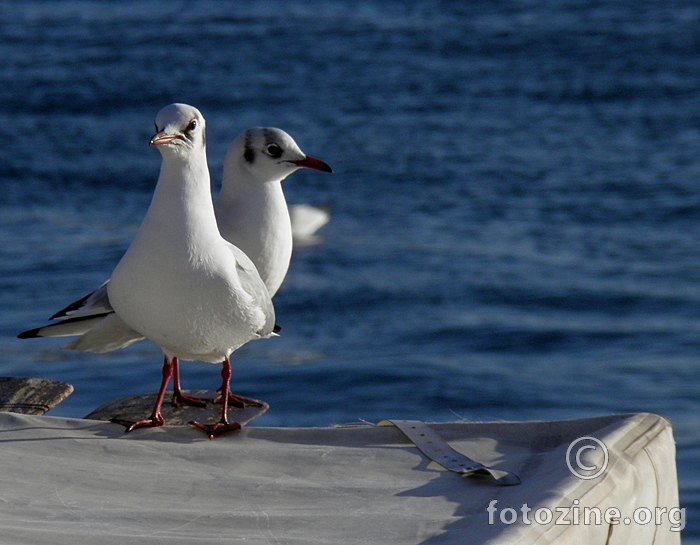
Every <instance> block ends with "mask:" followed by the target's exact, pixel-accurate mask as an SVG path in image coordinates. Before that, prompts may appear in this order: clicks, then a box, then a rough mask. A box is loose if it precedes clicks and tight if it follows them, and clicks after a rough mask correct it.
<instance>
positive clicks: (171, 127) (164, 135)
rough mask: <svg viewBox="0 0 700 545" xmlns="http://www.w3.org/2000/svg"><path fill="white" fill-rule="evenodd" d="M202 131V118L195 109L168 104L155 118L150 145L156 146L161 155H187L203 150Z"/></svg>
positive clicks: (203, 133)
mask: <svg viewBox="0 0 700 545" xmlns="http://www.w3.org/2000/svg"><path fill="white" fill-rule="evenodd" d="M204 129H205V123H204V117H202V114H201V113H200V111H199V110H198V109H197V108H194V107H192V106H188V105H187V104H170V105H169V106H166V107H165V108H163V109H162V110H161V111H160V112H158V115H157V116H156V134H155V135H153V138H151V142H150V145H151V146H158V149H159V150H160V152H161V154H166V153H167V154H175V155H187V154H188V153H189V152H191V151H193V150H197V149H203V148H204V145H205V142H206V137H205V130H204Z"/></svg>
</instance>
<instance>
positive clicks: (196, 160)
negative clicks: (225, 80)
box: [20, 104, 275, 437]
mask: <svg viewBox="0 0 700 545" xmlns="http://www.w3.org/2000/svg"><path fill="white" fill-rule="evenodd" d="M150 144H151V145H152V146H158V149H159V150H160V152H161V155H162V156H163V162H162V166H161V171H160V176H159V178H158V184H157V186H156V189H155V193H154V195H153V200H152V201H151V205H150V207H149V209H148V212H147V213H146V217H145V218H144V220H143V223H142V224H141V227H140V228H139V230H138V232H137V234H136V236H135V238H134V240H133V242H132V243H131V245H130V246H129V248H128V250H127V251H126V254H125V255H124V257H123V258H122V259H121V261H120V262H119V264H118V265H117V267H116V268H115V269H114V272H113V273H112V276H111V278H110V281H109V283H107V284H106V286H103V288H102V291H103V292H104V291H105V289H106V296H107V297H106V299H105V298H104V293H102V294H100V295H99V296H96V294H92V295H91V296H88V298H85V299H84V300H83V303H85V302H87V301H91V308H92V309H93V311H95V309H96V308H97V307H99V306H100V305H101V306H102V308H103V311H104V312H103V313H102V314H103V315H102V316H101V317H100V316H98V315H94V314H93V315H92V317H90V318H89V319H88V320H87V321H88V322H90V323H91V324H92V327H91V329H89V330H88V331H87V332H86V333H84V335H83V336H82V337H81V338H80V339H78V344H79V342H80V341H81V340H82V341H83V342H85V343H86V344H88V345H89V344H90V342H91V340H90V337H95V338H96V339H97V342H98V343H99V342H100V341H101V340H104V337H105V332H106V333H107V335H108V336H109V335H112V334H113V332H114V331H119V332H122V333H124V332H126V333H128V330H129V329H131V330H133V332H135V333H136V336H137V337H138V338H136V339H135V340H139V339H140V338H146V339H149V340H150V341H152V342H153V343H154V344H156V345H157V346H159V347H160V348H161V350H162V351H163V355H164V364H163V380H162V383H161V387H160V390H159V393H158V398H157V401H156V404H155V407H154V408H153V412H152V414H151V416H150V418H147V419H145V420H141V421H138V422H120V423H122V424H125V425H126V426H127V431H131V430H133V429H136V428H142V427H154V426H161V425H162V424H163V417H162V415H161V406H162V403H163V399H164V396H165V391H166V388H167V386H168V383H169V381H170V378H171V376H172V374H173V367H176V366H177V362H178V360H179V359H184V360H199V361H204V362H209V363H222V364H223V370H222V372H221V376H222V386H221V392H222V402H223V408H222V415H221V419H220V420H219V422H218V423H216V424H214V425H204V424H199V423H197V422H192V424H193V425H194V426H196V427H198V428H200V429H202V430H203V431H205V432H206V433H207V434H208V435H209V436H210V437H215V436H217V435H219V434H221V433H223V432H226V431H232V430H237V429H240V425H239V424H238V423H229V422H228V416H227V412H228V394H229V392H230V390H229V383H230V378H231V364H230V362H229V357H230V355H231V353H232V352H234V351H235V350H236V349H237V348H239V347H241V346H242V345H244V344H245V343H247V342H249V341H251V340H253V339H259V338H267V337H270V336H272V335H273V330H274V325H275V313H274V309H273V306H272V301H271V299H270V296H269V293H268V290H267V287H266V286H265V284H264V282H263V281H262V279H261V278H260V275H259V273H258V271H257V269H256V268H255V265H253V263H252V262H251V261H250V259H249V258H248V257H247V256H246V254H245V253H243V252H242V251H241V250H240V249H238V248H237V247H236V246H234V245H233V244H231V243H230V242H228V241H226V240H225V239H223V238H222V237H221V234H220V233H219V229H218V226H217V223H216V217H215V215H214V207H213V203H212V198H211V192H210V181H209V169H208V166H207V159H206V146H205V122H204V118H203V117H202V115H201V113H200V112H199V111H198V110H197V109H196V108H193V107H191V106H188V105H185V104H171V105H170V106H167V107H165V108H164V109H163V110H161V111H160V112H159V113H158V115H157V117H156V135H155V136H154V137H153V138H152V139H151V142H150ZM98 291H99V290H98ZM92 303H95V304H92ZM68 308H69V309H70V307H68ZM110 309H113V310H112V312H109V310H110ZM69 312H70V311H67V313H69ZM97 314H99V312H97ZM69 320H70V318H69ZM66 321H68V320H66ZM72 323H73V324H76V323H79V322H75V321H74V322H72ZM57 325H58V326H61V325H62V324H57ZM64 325H65V327H70V325H71V323H68V324H65V321H64ZM35 332H36V330H33V331H31V332H25V334H21V335H20V336H21V337H31V336H37V335H32V333H35ZM38 336H40V335H38ZM74 342H75V341H74ZM131 342H134V341H133V340H131ZM129 344H130V343H129Z"/></svg>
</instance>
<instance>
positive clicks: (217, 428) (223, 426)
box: [190, 358, 241, 439]
mask: <svg viewBox="0 0 700 545" xmlns="http://www.w3.org/2000/svg"><path fill="white" fill-rule="evenodd" d="M221 379H222V383H221V398H222V411H221V419H220V420H219V421H218V422H217V423H216V424H200V423H199V422H195V421H192V422H190V424H191V425H192V426H194V427H195V428H198V429H200V430H202V431H203V432H204V433H206V434H207V435H208V436H209V439H214V438H215V437H218V436H219V435H221V434H222V433H226V432H229V431H238V430H240V429H241V425H240V424H239V423H238V422H233V423H232V424H229V421H228V396H229V393H230V391H229V389H230V388H229V384H230V383H231V362H230V361H229V360H228V358H226V359H225V360H224V362H223V368H222V369H221Z"/></svg>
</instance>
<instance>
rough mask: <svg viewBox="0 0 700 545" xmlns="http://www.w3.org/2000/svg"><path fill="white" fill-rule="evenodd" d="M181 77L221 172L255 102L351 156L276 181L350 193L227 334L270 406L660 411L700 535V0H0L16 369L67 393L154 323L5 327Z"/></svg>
mask: <svg viewBox="0 0 700 545" xmlns="http://www.w3.org/2000/svg"><path fill="white" fill-rule="evenodd" d="M171 102H185V103H189V104H192V105H194V106H196V107H198V108H199V109H200V110H201V111H202V112H203V114H204V116H205V117H206V119H207V145H208V155H209V161H210V167H211V171H212V176H213V180H214V182H215V183H214V188H213V190H214V192H215V193H216V192H217V191H218V182H219V180H220V178H221V170H222V162H223V158H224V154H225V152H226V149H227V147H228V145H229V144H230V142H231V141H232V140H233V139H234V138H235V136H236V135H237V134H239V133H240V132H242V131H243V130H245V129H247V128H249V127H252V126H276V127H279V128H282V129H284V130H286V131H287V132H289V133H290V134H291V135H292V136H293V137H294V138H295V139H296V141H297V143H298V144H299V145H300V146H301V148H302V149H303V150H304V151H305V152H306V153H308V154H309V155H311V156H314V157H317V158H319V159H322V160H323V161H325V162H327V163H328V164H330V165H331V166H332V167H333V169H334V171H335V174H333V175H327V174H322V173H318V172H310V171H306V172H299V173H297V174H294V175H293V176H292V177H290V178H289V179H288V180H286V181H285V182H284V188H285V192H286V195H287V198H288V201H289V202H290V203H308V204H312V205H320V204H325V203H330V204H331V206H332V219H331V222H330V223H329V224H328V225H327V226H326V227H324V228H323V229H322V230H321V231H320V235H321V236H322V237H323V241H322V243H321V244H318V245H315V246H310V247H304V248H299V249H297V250H296V251H295V254H294V257H293V261H292V264H291V268H290V271H289V275H288V276H287V279H286V281H285V284H284V285H283V287H282V289H281V290H280V292H279V294H278V295H277V296H276V298H275V301H274V302H275V307H276V311H277V322H278V323H279V324H280V325H281V326H282V327H283V331H282V336H281V337H280V338H278V339H274V340H269V341H258V342H254V343H250V344H248V345H246V346H245V347H243V348H242V349H240V350H239V351H238V352H237V353H236V354H235V355H234V362H233V363H234V378H233V382H232V385H233V389H234V391H235V392H237V393H240V394H243V395H249V396H252V397H256V398H258V399H263V400H265V401H267V402H268V403H270V405H271V407H272V408H271V409H270V411H269V412H268V413H267V414H266V415H264V416H263V417H262V418H260V419H259V420H258V421H256V423H255V425H260V426H328V425H334V424H348V423H354V422H361V421H367V422H377V421H378V420H381V419H384V418H406V419H422V420H424V421H433V422H445V421H458V420H465V421H484V420H511V419H515V420H536V419H571V418H581V417H588V416H594V415H607V414H613V413H630V412H640V411H646V412H653V413H658V414H661V415H664V416H667V417H668V418H670V419H671V421H672V423H673V427H674V433H675V438H676V441H677V448H678V472H679V479H680V487H681V506H682V507H685V508H687V526H686V529H685V532H684V543H700V381H699V380H698V379H699V377H700V4H699V3H698V2H697V0H667V1H663V2H659V1H652V0H617V1H613V0H600V1H593V0H590V1H579V0H577V1H573V0H571V1H566V0H539V1H534V0H533V1H529V0H522V1H504V0H470V1H469V2H457V1H455V2H439V1H427V0H401V1H392V0H388V1H385V0H382V1H380V0H367V1H350V0H316V1H306V2H303V1H301V0H288V1H285V2H273V1H266V0H257V1H249V0H237V1H235V2H233V1H231V2H227V1H200V2H186V1H167V2H166V1H159V0H157V1H151V2H141V1H139V2H134V1H130V0H120V1H111V2H110V1H84V2H71V1H63V2H51V1H46V2H43V1H38V0H24V1H23V2H16V1H0V142H1V143H0V375H9V376H37V377H43V378H51V379H57V380H62V381H66V382H69V383H71V384H73V385H74V387H75V393H74V394H73V395H72V396H71V397H70V398H68V399H67V400H66V401H65V402H64V403H62V404H61V405H60V406H59V407H58V408H57V409H55V410H54V411H52V412H51V413H49V414H53V415H56V416H69V417H82V416H85V415H86V414H88V413H89V412H91V411H92V410H93V409H95V408H97V407H98V406H100V405H102V404H104V403H106V402H108V401H111V400H113V399H116V398H118V397H123V396H128V395H133V394H138V393H145V392H150V391H155V390H156V389H157V387H158V385H159V381H160V367H161V363H162V360H161V355H160V352H159V350H158V349H157V348H156V347H155V346H153V345H151V344H150V343H148V342H143V343H138V344H136V345H134V346H132V347H130V348H128V349H125V350H121V351H118V352H113V353H110V354H106V355H92V354H76V353H70V352H65V351H61V350H60V346H61V345H62V344H63V342H62V341H61V340H60V339H35V340H18V339H16V335H17V334H18V333H19V332H20V331H23V330H25V329H28V328H31V327H36V326H39V325H42V324H44V323H45V321H46V319H47V318H48V317H49V316H50V315H51V314H53V313H54V312H55V311H57V310H59V309H61V308H63V307H64V306H65V305H67V304H68V303H70V302H72V301H74V300H76V299H79V298H80V297H82V296H83V295H86V294H87V293H89V292H90V291H92V290H93V289H95V288H97V287H98V286H99V285H100V284H101V283H102V282H103V281H105V280H106V279H107V278H109V275H110V273H111V271H112V269H113V268H114V267H115V265H116V264H117V262H118V261H119V259H120V257H121V256H122V254H123V253H124V251H125V249H126V248H127V246H128V244H129V242H130V240H131V238H132V237H133V235H134V233H135V232H136V229H137V228H138V226H139V224H140V221H141V219H142V218H143V216H144V214H145V211H146V208H147V207H148V204H149V202H150V198H151V195H152V192H153V189H154V186H155V182H156V180H157V177H158V171H159V166H160V154H159V153H158V151H157V150H155V149H152V148H150V149H149V147H148V141H149V138H150V137H151V136H152V134H153V132H154V129H153V119H154V117H155V115H156V113H157V112H158V111H159V110H160V109H161V108H162V107H163V106H165V105H167V104H169V103H171ZM218 380H219V369H218V368H217V367H216V366H211V365H204V364H201V363H197V362H193V363H185V364H183V382H184V384H185V386H186V387H188V388H209V389H211V388H213V387H214V386H215V385H216V384H217V383H218Z"/></svg>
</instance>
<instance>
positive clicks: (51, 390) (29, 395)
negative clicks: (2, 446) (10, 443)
mask: <svg viewBox="0 0 700 545" xmlns="http://www.w3.org/2000/svg"><path fill="white" fill-rule="evenodd" d="M72 393H73V386H71V385H70V384H66V383H65V382H59V381H57V380H48V379H43V378H15V377H0V411H1V412H9V413H22V414H35V415H42V414H44V413H46V412H47V411H50V410H51V409H53V408H54V407H55V406H56V405H58V404H59V403H60V402H61V401H63V400H64V399H66V398H67V397H68V396H69V395H71V394H72Z"/></svg>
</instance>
